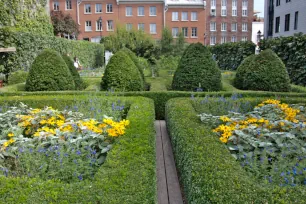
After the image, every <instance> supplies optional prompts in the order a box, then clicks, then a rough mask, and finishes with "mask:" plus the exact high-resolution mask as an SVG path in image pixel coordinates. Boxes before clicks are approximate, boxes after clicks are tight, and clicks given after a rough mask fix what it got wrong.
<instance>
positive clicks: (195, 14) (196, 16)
mask: <svg viewBox="0 0 306 204" xmlns="http://www.w3.org/2000/svg"><path fill="white" fill-rule="evenodd" d="M190 20H191V21H198V12H196V11H192V12H191V18H190Z"/></svg>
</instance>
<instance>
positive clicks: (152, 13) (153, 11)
mask: <svg viewBox="0 0 306 204" xmlns="http://www.w3.org/2000/svg"><path fill="white" fill-rule="evenodd" d="M150 16H156V6H150Z"/></svg>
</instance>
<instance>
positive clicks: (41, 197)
mask: <svg viewBox="0 0 306 204" xmlns="http://www.w3.org/2000/svg"><path fill="white" fill-rule="evenodd" d="M82 97H83V96H78V97H74V96H67V95H65V96H57V95H49V96H37V97H35V100H33V98H32V97H31V96H23V97H0V104H1V105H6V104H8V103H9V104H13V103H15V102H16V101H23V102H25V103H26V104H29V105H33V106H35V105H36V106H37V105H39V104H40V105H41V104H45V105H52V106H54V107H55V108H56V106H57V105H58V104H60V106H61V107H62V104H63V103H66V104H69V103H71V104H73V102H74V101H75V100H79V99H80V98H82ZM84 97H85V96H84ZM119 99H120V100H121V101H127V102H129V104H130V109H129V111H128V115H127V119H128V120H130V127H129V128H128V129H127V131H126V134H125V135H124V136H123V137H120V138H118V140H117V141H116V143H115V144H114V146H113V149H112V150H111V152H110V153H109V154H108V156H107V159H106V162H105V163H104V164H103V165H102V166H101V168H100V169H99V171H98V172H97V173H96V175H95V181H94V182H89V181H83V182H77V183H73V184H66V183H61V182H60V181H56V180H49V181H42V180H40V179H29V178H6V177H0V203H100V204H102V203H105V204H115V203H116V204H117V203H133V204H134V203H152V204H153V203H156V202H157V201H156V200H157V192H156V189H157V187H156V158H155V129H154V120H155V119H154V104H153V101H152V100H150V99H146V98H143V97H125V98H123V97H101V100H109V101H117V100H119Z"/></svg>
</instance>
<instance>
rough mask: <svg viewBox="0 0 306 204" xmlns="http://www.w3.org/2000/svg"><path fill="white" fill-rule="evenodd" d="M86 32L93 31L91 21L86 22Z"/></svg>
mask: <svg viewBox="0 0 306 204" xmlns="http://www.w3.org/2000/svg"><path fill="white" fill-rule="evenodd" d="M85 31H92V28H91V21H86V22H85Z"/></svg>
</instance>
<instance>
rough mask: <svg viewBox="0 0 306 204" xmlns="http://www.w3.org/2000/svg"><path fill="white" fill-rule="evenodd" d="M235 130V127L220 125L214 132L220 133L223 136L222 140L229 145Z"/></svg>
mask: <svg viewBox="0 0 306 204" xmlns="http://www.w3.org/2000/svg"><path fill="white" fill-rule="evenodd" d="M234 130H235V126H234V125H232V124H231V125H223V124H222V125H219V126H218V127H217V128H215V129H214V130H213V132H216V133H217V132H218V133H220V134H221V137H220V140H221V142H223V143H227V141H228V138H229V137H230V136H232V134H233V131H234Z"/></svg>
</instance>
